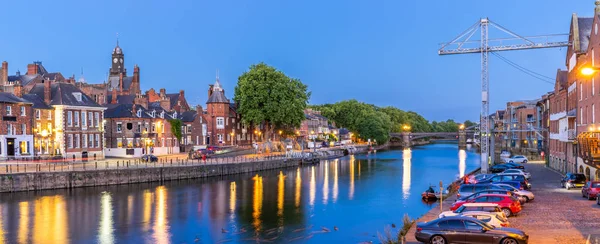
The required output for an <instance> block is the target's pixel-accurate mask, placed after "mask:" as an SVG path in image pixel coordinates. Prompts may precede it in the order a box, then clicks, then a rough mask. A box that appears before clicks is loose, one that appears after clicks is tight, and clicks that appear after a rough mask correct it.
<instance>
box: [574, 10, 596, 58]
mask: <svg viewBox="0 0 600 244" xmlns="http://www.w3.org/2000/svg"><path fill="white" fill-rule="evenodd" d="M593 23H594V18H593V17H578V18H577V26H578V27H579V47H580V51H581V52H586V51H587V49H588V45H589V44H590V35H591V34H592V24H593Z"/></svg>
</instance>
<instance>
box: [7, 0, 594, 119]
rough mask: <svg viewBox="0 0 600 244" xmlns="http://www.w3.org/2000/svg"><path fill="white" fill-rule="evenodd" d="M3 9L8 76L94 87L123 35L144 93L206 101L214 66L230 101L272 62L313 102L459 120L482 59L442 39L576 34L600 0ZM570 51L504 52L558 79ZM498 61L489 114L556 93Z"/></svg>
mask: <svg viewBox="0 0 600 244" xmlns="http://www.w3.org/2000/svg"><path fill="white" fill-rule="evenodd" d="M3 9H4V10H5V11H3V14H2V15H1V16H0V19H1V20H2V23H3V25H2V33H4V36H3V38H0V45H1V47H2V51H1V52H0V59H1V60H6V61H8V62H9V72H10V74H14V73H15V72H16V71H17V70H20V71H21V72H26V70H27V64H28V63H31V62H32V61H36V60H39V61H42V62H43V64H44V66H45V67H46V68H47V69H48V70H49V71H51V72H52V71H60V72H62V73H63V75H65V76H71V75H72V74H75V75H76V77H77V78H79V76H80V74H81V69H82V68H83V69H84V76H85V78H86V80H87V81H88V82H89V83H100V82H103V81H104V80H105V79H106V76H107V72H108V70H109V67H110V64H111V63H110V62H111V52H112V49H113V48H114V46H115V43H116V33H119V43H120V46H121V47H122V48H123V51H124V53H125V64H126V66H127V69H128V72H129V73H130V74H131V73H132V72H133V66H134V64H138V65H139V67H140V71H141V86H142V90H144V91H145V90H147V89H150V88H154V89H159V88H161V87H164V88H166V89H167V92H171V93H174V92H178V91H179V90H182V89H183V90H185V92H186V97H187V99H188V101H189V102H190V103H191V104H193V105H195V104H202V105H204V103H205V102H206V99H207V96H206V93H207V88H208V84H209V83H213V82H214V80H215V73H216V70H217V69H218V70H219V71H220V80H221V82H222V83H223V85H224V87H225V90H226V93H227V94H226V95H227V97H228V98H232V97H233V90H234V87H235V84H236V82H237V77H238V76H239V75H240V74H241V73H242V72H244V71H245V70H247V69H248V67H249V66H250V65H251V64H253V63H257V62H261V61H264V62H266V63H267V64H269V65H272V66H275V67H277V68H278V69H280V70H282V71H284V72H285V73H286V74H288V75H289V76H291V77H295V78H300V79H301V80H302V81H303V82H304V83H306V84H307V85H308V86H309V89H310V91H312V97H311V99H310V103H311V104H319V103H333V102H336V101H340V100H344V99H351V98H355V99H358V100H361V101H364V102H367V103H373V104H376V105H379V106H387V105H392V106H396V107H398V108H401V109H404V110H413V111H416V112H418V113H421V114H422V115H424V116H425V117H426V118H427V119H428V120H446V119H448V118H451V119H455V120H460V121H463V120H465V119H471V120H478V118H479V112H480V99H481V93H480V89H481V84H480V56H479V55H478V54H471V55H453V56H438V55H437V49H438V47H439V45H438V44H439V43H442V42H447V41H450V40H451V39H453V38H454V37H455V36H457V35H458V34H459V33H461V32H462V31H464V30H465V29H467V28H468V27H469V26H471V25H472V24H473V23H475V22H476V21H477V20H478V19H479V18H481V17H489V18H490V19H491V20H492V21H494V22H496V23H499V24H500V25H502V26H504V27H506V28H508V29H510V30H512V31H514V32H516V33H518V34H520V35H524V36H531V35H544V34H560V33H568V32H569V23H570V20H571V15H572V13H578V15H579V16H592V15H593V11H594V1H593V0H585V1H584V0H577V1H565V0H535V1H534V0H527V1H523V0H503V1H481V0H465V1H446V0H439V1H425V0H418V1H417V0H413V1H408V0H403V1H400V0H389V1H378V0H377V1H361V0H344V1H317V0H303V1H281V0H253V1H229V0H220V1H200V0H180V1H148V0H103V1H81V0H57V1H46V0H29V1H5V2H4V4H3ZM495 34H500V33H498V32H493V31H492V32H491V33H490V38H494V37H495ZM501 37H504V36H501ZM475 39H476V40H477V39H478V38H475ZM565 52H566V50H565V48H554V49H544V50H527V51H516V52H504V53H502V55H503V56H504V57H506V58H508V59H510V60H511V61H513V62H515V63H517V64H519V65H521V66H523V67H526V68H528V69H531V70H533V71H536V72H538V73H541V74H543V75H546V76H549V77H555V74H556V70H557V69H558V68H563V69H564V66H565ZM490 57H491V60H490V79H491V81H490V99H491V105H490V112H492V111H494V110H496V109H500V108H502V107H504V106H505V102H507V101H511V100H520V99H535V98H538V97H540V96H541V95H542V94H544V93H546V92H548V91H550V90H552V89H553V85H552V84H549V83H545V82H543V81H540V80H537V79H535V78H532V77H530V76H528V75H526V74H524V73H522V72H520V71H518V70H516V69H515V68H513V67H511V66H509V65H507V64H506V63H504V62H503V61H501V60H500V59H498V58H497V57H495V56H490Z"/></svg>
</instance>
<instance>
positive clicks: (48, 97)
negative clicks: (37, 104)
mask: <svg viewBox="0 0 600 244" xmlns="http://www.w3.org/2000/svg"><path fill="white" fill-rule="evenodd" d="M42 82H43V83H44V102H46V104H50V101H52V90H51V89H52V86H51V81H50V79H49V78H46V80H44V81H42Z"/></svg>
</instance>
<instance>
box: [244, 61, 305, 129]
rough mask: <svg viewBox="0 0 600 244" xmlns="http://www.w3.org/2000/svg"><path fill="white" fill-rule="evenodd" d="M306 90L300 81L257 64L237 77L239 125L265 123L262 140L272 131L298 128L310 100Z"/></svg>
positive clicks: (264, 65)
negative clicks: (240, 120) (240, 117)
mask: <svg viewBox="0 0 600 244" xmlns="http://www.w3.org/2000/svg"><path fill="white" fill-rule="evenodd" d="M307 89H308V87H307V86H306V85H305V84H303V83H302V82H301V81H300V80H299V79H295V78H290V77H288V76H287V75H285V74H284V73H283V72H281V71H279V70H277V69H275V68H274V67H271V66H269V65H266V64H265V63H259V64H255V65H252V66H250V69H249V70H248V71H246V72H244V73H243V74H242V75H240V77H239V78H238V83H237V86H236V87H235V94H234V98H233V100H234V101H235V102H236V103H238V104H239V107H238V111H239V112H240V114H242V115H243V116H242V122H243V123H245V124H248V125H259V124H261V123H264V126H265V136H266V138H270V135H271V133H273V129H274V128H285V127H298V126H300V123H302V120H304V109H305V108H306V106H307V103H308V99H309V98H310V92H308V91H307Z"/></svg>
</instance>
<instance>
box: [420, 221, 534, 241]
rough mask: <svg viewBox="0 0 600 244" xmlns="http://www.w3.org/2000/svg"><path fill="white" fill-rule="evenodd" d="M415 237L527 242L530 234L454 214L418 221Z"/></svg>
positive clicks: (431, 239)
mask: <svg viewBox="0 0 600 244" xmlns="http://www.w3.org/2000/svg"><path fill="white" fill-rule="evenodd" d="M415 238H416V239H417V240H418V241H420V242H425V243H435V244H446V243H498V244H508V243H510V244H512V243H519V244H523V243H527V241H528V240H529V236H528V235H527V234H525V232H523V231H521V230H518V229H513V228H499V227H498V228H496V227H493V226H491V225H488V224H486V223H484V222H482V221H480V220H477V219H475V218H471V217H462V216H452V217H445V218H440V219H435V220H432V221H429V222H427V223H417V231H416V232H415Z"/></svg>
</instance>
